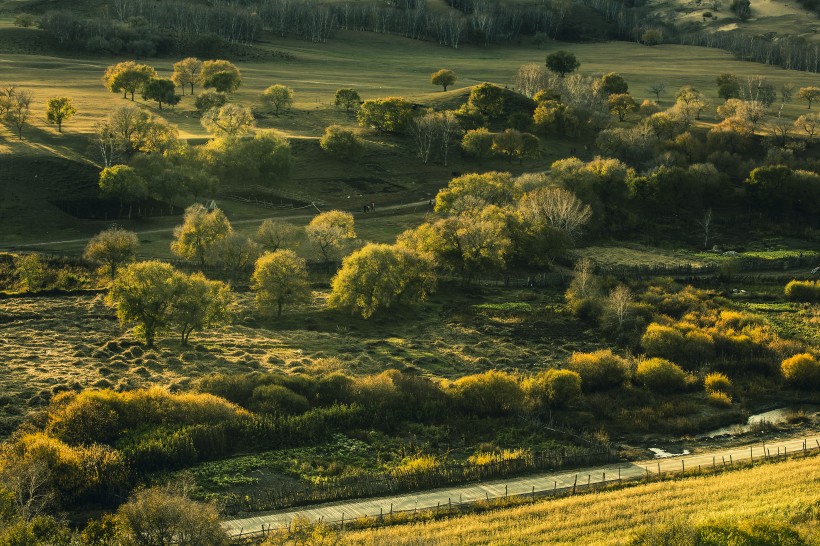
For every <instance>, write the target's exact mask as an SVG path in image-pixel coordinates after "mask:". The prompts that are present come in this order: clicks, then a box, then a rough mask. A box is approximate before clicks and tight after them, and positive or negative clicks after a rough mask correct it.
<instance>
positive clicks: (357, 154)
mask: <svg viewBox="0 0 820 546" xmlns="http://www.w3.org/2000/svg"><path fill="white" fill-rule="evenodd" d="M319 146H320V147H321V148H322V150H324V151H325V152H327V153H328V154H329V155H331V156H333V157H335V158H336V159H341V160H343V161H357V160H359V159H361V157H362V155H363V154H364V145H363V144H362V140H361V139H360V138H359V137H358V136H356V133H354V132H353V131H351V130H349V129H345V128H343V127H341V126H340V125H330V126H329V127H328V128H327V129H325V134H324V135H322V138H321V139H320V140H319Z"/></svg>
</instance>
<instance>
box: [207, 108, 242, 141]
mask: <svg viewBox="0 0 820 546" xmlns="http://www.w3.org/2000/svg"><path fill="white" fill-rule="evenodd" d="M199 122H200V123H201V124H202V126H203V127H204V128H205V129H206V130H207V131H208V132H209V133H212V134H214V135H216V136H229V137H235V136H240V135H243V134H244V133H247V132H248V131H250V130H251V129H253V127H254V125H255V122H254V119H253V113H251V111H250V109H248V108H245V107H244V106H240V105H238V104H226V105H224V106H222V107H220V108H211V109H210V110H208V111H207V112H205V113H204V114H203V115H202V119H200V120H199Z"/></svg>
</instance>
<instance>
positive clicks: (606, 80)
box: [601, 72, 629, 96]
mask: <svg viewBox="0 0 820 546" xmlns="http://www.w3.org/2000/svg"><path fill="white" fill-rule="evenodd" d="M601 91H603V92H604V93H606V95H607V96H609V95H620V94H623V93H628V92H629V84H627V83H626V80H625V79H624V77H623V76H621V75H620V74H617V73H615V72H610V73H609V74H604V75H603V76H601Z"/></svg>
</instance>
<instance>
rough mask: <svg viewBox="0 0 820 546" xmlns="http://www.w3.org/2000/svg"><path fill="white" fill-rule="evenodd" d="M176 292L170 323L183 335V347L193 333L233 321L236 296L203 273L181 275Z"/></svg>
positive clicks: (179, 274) (176, 282)
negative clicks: (232, 314)
mask: <svg viewBox="0 0 820 546" xmlns="http://www.w3.org/2000/svg"><path fill="white" fill-rule="evenodd" d="M175 284H176V290H177V293H176V295H175V297H174V300H173V304H172V305H171V307H170V315H169V317H168V323H169V325H170V326H171V327H173V328H175V329H176V330H177V331H178V332H179V335H180V341H181V342H182V344H183V345H187V344H188V338H189V337H190V335H191V332H193V331H194V330H204V329H205V328H213V327H214V326H219V325H221V324H225V323H227V322H229V321H230V319H231V306H232V305H233V301H234V297H233V294H232V293H231V289H230V287H229V286H228V285H227V284H225V283H224V282H220V281H211V280H208V279H206V278H205V275H203V274H202V273H194V274H192V275H185V274H184V273H178V274H177V277H176V279H175Z"/></svg>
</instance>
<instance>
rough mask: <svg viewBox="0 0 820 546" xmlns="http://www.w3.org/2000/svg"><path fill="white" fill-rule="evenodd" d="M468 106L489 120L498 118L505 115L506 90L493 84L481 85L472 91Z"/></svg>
mask: <svg viewBox="0 0 820 546" xmlns="http://www.w3.org/2000/svg"><path fill="white" fill-rule="evenodd" d="M467 104H468V106H469V107H470V108H475V109H476V110H477V111H478V112H480V113H481V114H482V115H484V116H486V117H488V118H497V117H499V116H501V115H502V114H503V113H504V89H502V88H501V87H499V86H497V85H495V84H492V83H486V82H485V83H480V84H478V85H476V86H475V87H473V89H472V90H471V91H470V98H469V99H467Z"/></svg>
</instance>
